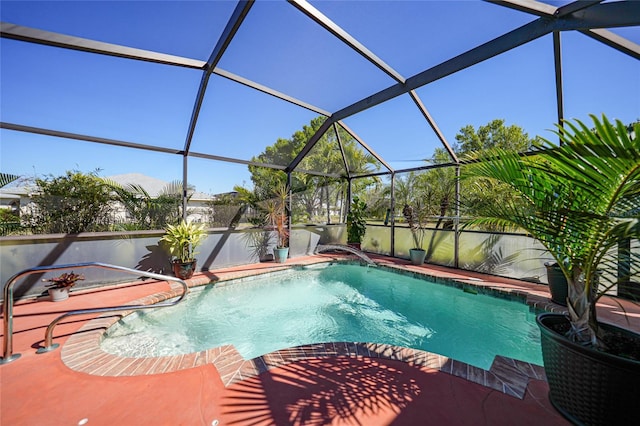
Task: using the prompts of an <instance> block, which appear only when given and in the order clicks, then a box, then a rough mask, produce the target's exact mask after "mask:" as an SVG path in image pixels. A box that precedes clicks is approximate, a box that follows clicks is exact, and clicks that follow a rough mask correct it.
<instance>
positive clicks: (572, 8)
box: [554, 0, 603, 18]
mask: <svg viewBox="0 0 640 426" xmlns="http://www.w3.org/2000/svg"><path fill="white" fill-rule="evenodd" d="M602 2H603V0H577V1H574V2H573V3H569V4H566V5H564V6H560V7H559V8H558V10H556V12H555V13H554V15H555V16H557V17H558V18H561V17H563V16H567V15H571V14H572V13H574V12H577V11H579V10H582V9H586V8H588V7H591V6H593V5H595V4H598V3H602Z"/></svg>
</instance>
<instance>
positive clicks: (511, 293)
mask: <svg viewBox="0 0 640 426" xmlns="http://www.w3.org/2000/svg"><path fill="white" fill-rule="evenodd" d="M329 262H341V263H345V262H346V263H354V262H353V260H349V259H347V260H345V259H344V258H328V259H327V258H323V259H320V260H318V261H317V262H313V264H320V263H329ZM309 265H310V264H309V263H305V264H297V263H294V262H292V263H291V264H285V265H282V266H279V267H277V268H270V269H265V270H260V271H255V270H253V271H244V272H236V273H230V274H226V275H225V276H223V277H220V276H215V277H213V278H212V277H211V276H208V275H207V276H198V277H196V278H193V279H191V280H189V281H188V284H189V287H201V286H204V285H209V284H211V283H213V284H214V285H216V284H218V283H224V282H228V281H235V280H238V279H242V278H253V277H257V276H260V275H263V274H265V273H272V272H274V271H282V270H287V269H293V268H296V267H302V266H309ZM378 266H381V267H383V268H385V269H390V270H393V271H394V272H400V273H402V274H408V275H416V276H419V277H420V278H422V279H424V278H428V279H429V280H432V281H435V282H437V283H439V284H445V285H451V286H455V287H458V288H461V289H463V290H465V289H468V288H473V289H474V290H475V291H478V292H481V293H485V294H490V295H493V296H497V297H502V298H508V299H512V300H518V301H521V302H524V303H526V304H527V305H529V307H530V309H532V310H533V311H534V312H538V311H539V312H542V311H556V312H557V311H562V310H563V308H562V307H559V306H558V305H555V304H553V303H552V302H550V301H549V300H548V297H541V296H536V295H532V294H530V293H527V292H524V291H520V290H518V289H505V288H502V287H498V286H492V285H490V284H486V283H483V282H481V280H477V279H474V278H469V279H459V278H456V279H454V278H446V277H445V278H443V277H438V276H434V275H432V274H429V273H426V272H424V271H419V270H412V269H407V266H406V265H394V264H384V265H382V264H379V265H378ZM180 294H181V288H180V287H179V286H175V285H173V284H172V289H171V290H170V291H167V292H163V293H158V294H154V295H151V296H147V297H143V298H140V299H137V300H135V301H132V302H131V303H132V304H140V305H148V304H155V303H158V302H160V301H164V300H168V299H171V298H174V297H178V296H179V295H180ZM132 312H134V311H123V312H120V313H118V314H116V315H114V314H107V315H103V316H100V317H98V318H95V319H93V320H90V321H89V322H87V323H85V324H84V325H83V326H82V327H81V328H80V330H78V332H76V333H74V334H72V335H71V336H70V337H69V338H68V340H67V341H66V343H65V344H64V345H63V347H62V351H61V358H62V361H63V363H64V364H65V365H66V366H67V367H69V368H70V369H72V370H74V371H77V372H82V373H86V374H90V375H97V376H116V377H120V376H139V375H151V374H163V373H170V372H173V371H179V370H184V369H188V368H196V367H200V366H204V365H207V364H212V365H213V366H214V367H215V368H216V369H217V371H218V372H219V374H220V377H221V379H222V382H223V384H224V386H230V385H232V384H234V383H237V382H239V381H242V380H245V379H249V378H252V377H255V376H257V375H260V374H261V373H264V372H266V371H268V370H271V369H273V368H277V367H279V366H282V365H285V364H289V363H292V362H296V361H301V360H305V359H309V358H323V357H340V356H346V357H363V358H381V359H387V360H395V361H400V362H404V363H406V364H409V365H412V366H415V367H418V368H422V367H425V368H430V369H433V370H436V371H440V372H443V373H447V374H451V375H453V376H456V377H460V378H463V379H466V380H468V381H471V382H473V383H477V384H479V385H482V386H485V387H488V388H491V389H494V390H497V391H499V392H502V393H505V394H507V395H511V396H514V397H517V398H520V399H522V398H524V395H525V393H526V388H527V385H528V382H529V380H530V379H536V380H544V381H546V376H545V373H544V368H543V367H542V366H539V365H535V364H531V363H527V362H523V361H518V360H514V359H511V358H507V357H503V356H496V357H495V359H494V361H493V364H492V366H491V367H490V369H489V370H484V369H482V368H479V367H475V366H472V365H469V364H466V363H463V362H461V361H457V360H454V359H451V358H448V357H445V356H442V355H439V354H435V353H431V352H427V351H422V350H418V349H411V348H405V347H400V346H394V345H388V344H379V343H366V342H328V343H317V344H310V345H303V346H297V347H293V348H288V349H283V350H278V351H275V352H271V353H268V354H265V355H262V356H259V357H256V358H253V359H249V360H246V359H244V358H243V357H242V356H241V355H240V353H239V352H238V351H237V350H236V349H235V347H233V345H225V346H220V347H216V348H210V349H207V350H203V351H199V352H193V353H189V354H183V355H173V356H162V357H150V358H132V357H122V356H117V355H113V354H110V353H107V352H105V351H103V350H102V348H101V346H100V343H101V341H102V339H103V337H104V335H105V333H106V331H107V329H108V328H109V327H110V326H112V325H113V324H115V323H116V322H118V321H119V320H120V319H121V318H123V317H124V316H126V315H128V314H131V313H132Z"/></svg>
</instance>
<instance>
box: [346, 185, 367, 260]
mask: <svg viewBox="0 0 640 426" xmlns="http://www.w3.org/2000/svg"><path fill="white" fill-rule="evenodd" d="M366 210H367V203H365V202H364V201H362V200H361V199H360V198H359V197H358V196H354V197H353V200H352V201H351V206H350V207H349V212H348V213H347V245H349V246H351V247H354V248H356V249H358V250H360V249H361V245H362V239H363V238H364V234H365V233H366V232H367V219H365V213H366Z"/></svg>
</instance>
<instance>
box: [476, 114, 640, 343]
mask: <svg viewBox="0 0 640 426" xmlns="http://www.w3.org/2000/svg"><path fill="white" fill-rule="evenodd" d="M591 118H592V120H593V122H594V126H595V128H594V130H591V129H589V128H588V127H587V126H586V125H585V124H583V123H582V122H581V121H579V120H575V123H572V122H565V123H564V124H565V127H559V128H558V131H557V132H556V134H557V135H558V136H559V138H560V140H561V141H562V142H563V144H562V145H561V146H556V145H554V144H553V143H552V142H549V141H543V142H541V143H540V145H539V146H538V147H537V150H538V154H537V155H536V157H523V156H519V155H517V154H516V153H513V152H508V151H506V150H500V149H495V150H491V151H489V152H487V153H484V154H483V155H482V156H481V157H480V158H479V159H480V161H478V162H477V163H475V164H473V165H472V166H471V167H470V168H469V169H468V170H467V172H466V174H465V178H473V179H474V180H475V184H477V185H480V186H483V184H484V183H485V182H487V181H488V180H494V181H499V182H502V183H503V184H505V185H508V186H509V187H510V188H511V189H512V190H513V192H514V193H515V194H517V198H515V201H516V202H512V203H494V204H493V205H491V207H490V208H487V210H486V211H485V212H484V213H485V214H484V215H483V217H479V218H477V219H475V220H474V223H488V224H490V225H495V226H504V227H511V228H515V229H524V230H526V231H527V232H528V233H530V234H531V235H532V236H533V237H534V238H536V239H537V240H538V241H539V242H540V243H541V244H542V245H544V247H545V248H546V249H547V250H548V252H549V253H550V254H551V255H552V256H553V257H554V259H555V260H556V262H557V263H558V265H559V266H560V268H561V269H562V272H563V273H564V275H565V277H566V278H567V282H568V285H569V293H568V294H569V296H568V301H567V302H568V310H569V316H570V319H571V330H570V332H569V333H568V336H569V337H571V338H572V339H573V340H575V341H576V342H580V343H583V344H590V345H592V346H594V347H598V346H600V345H601V343H602V342H601V341H600V340H599V339H600V335H599V334H598V322H597V318H596V302H597V301H598V299H599V298H600V296H602V294H603V292H600V291H598V290H599V289H600V288H599V286H600V285H602V284H603V282H607V284H606V285H604V286H603V287H604V290H605V291H606V290H609V289H610V288H611V287H612V286H613V285H615V284H616V283H615V281H613V282H612V280H611V278H609V277H615V276H616V274H615V273H612V274H607V273H604V272H606V271H607V270H609V271H611V270H615V268H616V266H617V259H615V257H616V256H617V254H616V253H615V252H614V251H613V249H615V248H618V250H620V247H618V243H619V242H620V241H623V240H625V239H628V238H631V239H638V238H640V217H638V213H637V212H638V211H640V139H639V138H637V137H636V136H635V135H637V134H638V132H640V124H636V125H635V126H634V129H633V130H634V131H633V132H629V131H628V129H627V128H626V126H625V125H624V124H623V123H622V122H620V121H616V122H615V123H611V122H609V120H608V119H607V118H606V117H605V116H603V117H602V120H598V118H597V117H595V116H591ZM477 178H481V179H477ZM481 190H482V188H481ZM625 251H626V252H627V253H626V255H628V256H633V257H634V258H637V257H638V255H637V253H634V252H632V251H631V250H630V248H629V249H628V250H625ZM612 256H613V258H612Z"/></svg>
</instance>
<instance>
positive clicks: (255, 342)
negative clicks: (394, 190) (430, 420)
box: [101, 264, 542, 369]
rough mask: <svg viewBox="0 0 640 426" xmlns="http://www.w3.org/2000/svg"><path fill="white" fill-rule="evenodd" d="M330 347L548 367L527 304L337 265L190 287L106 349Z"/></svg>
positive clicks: (125, 328)
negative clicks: (349, 345)
mask: <svg viewBox="0 0 640 426" xmlns="http://www.w3.org/2000/svg"><path fill="white" fill-rule="evenodd" d="M332 341H352V342H370V343H387V344H392V345H397V346H404V347H410V348H414V349H421V350H426V351H429V352H434V353H438V354H441V355H445V356H448V357H450V358H454V359H456V360H459V361H462V362H465V363H467V364H471V365H475V366H477V367H480V368H484V369H488V368H489V367H490V366H491V363H492V362H493V358H494V357H495V355H503V356H507V357H510V358H515V359H518V360H521V361H527V362H531V363H534V364H538V365H542V355H541V352H540V333H539V329H538V327H537V326H536V324H535V315H534V314H533V313H532V312H530V311H529V308H528V306H527V305H525V304H523V303H519V302H516V301H509V300H504V299H499V298H495V297H491V296H488V295H482V294H471V293H468V292H464V291H462V290H461V289H459V288H455V287H451V286H446V285H442V284H436V283H433V282H429V281H426V280H424V279H420V278H414V277H412V276H408V275H403V274H398V273H394V272H391V271H388V270H385V269H383V268H369V267H363V266H359V265H353V264H331V265H323V266H315V267H308V268H303V269H295V270H291V271H286V272H282V273H273V274H269V275H266V276H262V277H257V278H253V279H250V280H246V279H245V280H242V281H239V282H231V283H230V284H227V285H215V286H213V285H209V286H206V287H204V288H202V289H201V290H195V291H193V292H192V293H191V294H190V296H189V297H188V299H187V300H185V301H184V302H183V303H181V304H180V305H177V306H175V307H172V308H164V309H158V310H150V311H140V312H138V313H135V314H133V315H129V316H128V317H125V318H124V319H122V320H120V321H119V322H118V323H117V324H116V325H114V326H113V327H110V328H109V329H108V330H107V333H106V334H105V339H104V340H103V341H102V343H101V347H102V349H103V350H104V351H106V352H109V353H112V354H115V355H120V356H132V357H149V356H164V355H177V354H184V353H191V352H196V351H200V350H204V349H208V348H212V347H217V346H222V345H226V344H233V345H234V346H235V347H236V349H237V350H238V351H239V352H240V354H242V356H243V357H244V358H245V359H251V358H254V357H256V356H259V355H263V354H265V353H269V352H272V351H275V350H278V349H284V348H288V347H293V346H298V345H304V344H311V343H322V342H332Z"/></svg>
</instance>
